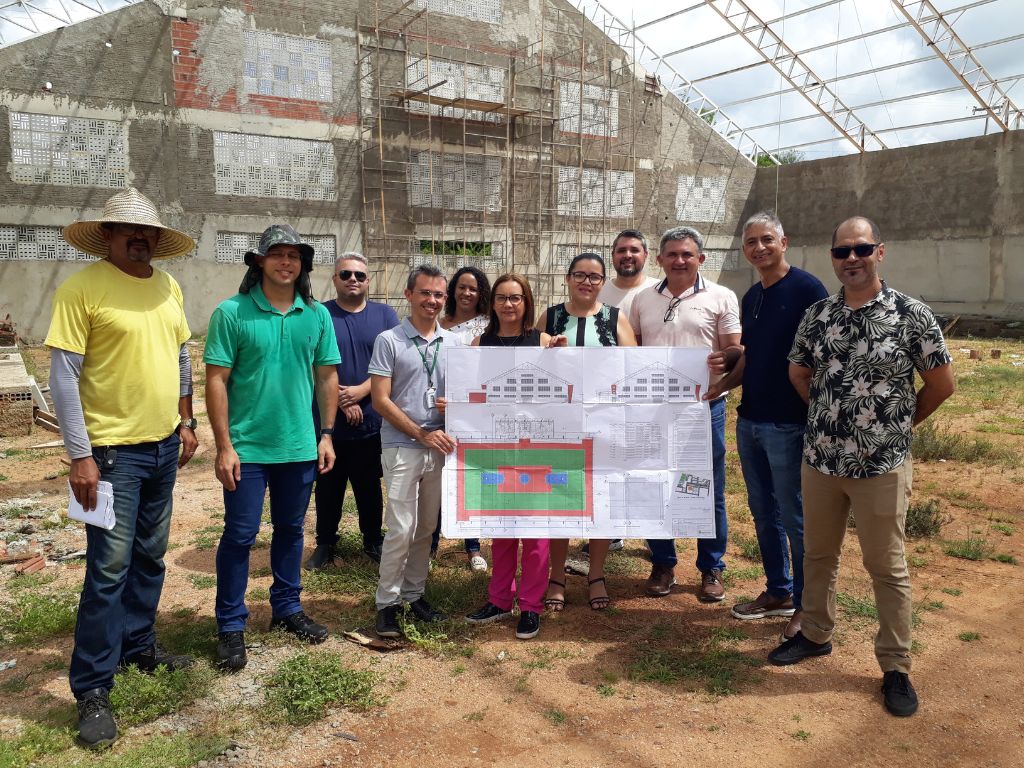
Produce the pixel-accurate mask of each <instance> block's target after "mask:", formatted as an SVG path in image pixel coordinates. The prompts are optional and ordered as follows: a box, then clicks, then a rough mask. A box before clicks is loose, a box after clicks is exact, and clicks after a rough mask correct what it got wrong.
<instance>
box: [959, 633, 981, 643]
mask: <svg viewBox="0 0 1024 768" xmlns="http://www.w3.org/2000/svg"><path fill="white" fill-rule="evenodd" d="M957 638H958V639H959V640H963V641H964V642H965V643H973V642H974V641H975V640H981V635H979V634H978V633H977V632H961V633H960V634H959V635H957Z"/></svg>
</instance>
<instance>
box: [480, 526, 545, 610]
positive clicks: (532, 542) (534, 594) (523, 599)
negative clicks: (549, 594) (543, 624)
mask: <svg viewBox="0 0 1024 768" xmlns="http://www.w3.org/2000/svg"><path fill="white" fill-rule="evenodd" d="M519 542H522V543H523V557H522V574H521V575H520V578H519V585H518V586H519V590H518V591H519V610H520V611H533V612H534V613H541V612H543V610H544V594H545V592H546V591H547V587H548V540H547V539H494V540H493V541H492V542H491V560H492V563H493V564H492V566H491V568H492V570H491V583H490V584H489V585H488V587H487V597H488V599H489V600H490V601H491V603H492V604H494V605H496V606H498V607H499V608H501V610H503V611H510V610H512V601H513V599H514V598H515V596H516V555H517V554H518V551H519Z"/></svg>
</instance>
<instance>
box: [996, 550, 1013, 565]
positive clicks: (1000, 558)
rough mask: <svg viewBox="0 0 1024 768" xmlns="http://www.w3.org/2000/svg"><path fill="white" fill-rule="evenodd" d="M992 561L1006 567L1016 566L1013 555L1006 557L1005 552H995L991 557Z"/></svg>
mask: <svg viewBox="0 0 1024 768" xmlns="http://www.w3.org/2000/svg"><path fill="white" fill-rule="evenodd" d="M992 559H993V560H995V561H996V562H997V563H1006V564H1007V565H1016V564H1017V558H1016V557H1014V556H1013V555H1008V554H1007V553H1005V552H997V553H996V554H994V555H992Z"/></svg>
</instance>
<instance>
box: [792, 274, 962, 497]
mask: <svg viewBox="0 0 1024 768" xmlns="http://www.w3.org/2000/svg"><path fill="white" fill-rule="evenodd" d="M789 361H790V362H791V363H794V364H796V365H800V366H803V367H804V368H810V369H812V370H813V374H812V376H811V387H810V395H811V396H810V407H809V409H808V412H807V431H806V432H805V435H804V459H805V460H806V461H807V463H808V464H809V465H810V466H812V467H813V468H814V469H816V470H818V471H819V472H822V473H824V474H826V475H837V476H840V477H852V478H864V477H875V476H877V475H884V474H885V473H886V472H891V471H892V470H893V469H895V468H896V467H898V466H899V465H900V464H902V463H903V461H904V460H905V459H906V457H907V453H908V452H909V450H910V439H911V426H912V425H913V421H914V411H915V410H916V408H917V391H916V389H915V383H914V371H915V370H917V371H927V370H931V369H932V368H938V367H939V366H943V365H947V364H948V363H950V362H952V358H951V357H950V355H949V351H948V350H947V349H946V343H945V341H944V340H943V338H942V331H941V330H939V325H938V323H937V322H936V320H935V315H933V314H932V311H931V310H930V309H929V308H928V306H927V305H925V304H923V303H921V302H920V301H917V300H916V299H913V298H911V297H910V296H906V295H904V294H902V293H899V292H898V291H894V290H892V289H891V288H889V287H888V286H887V285H886V284H885V283H882V290H881V291H880V292H879V293H878V295H877V296H875V298H873V299H872V300H871V301H869V302H868V303H867V304H865V305H864V306H862V307H860V308H858V309H850V308H849V307H848V306H846V299H845V294H844V292H843V291H842V290H840V291H839V293H837V294H835V295H833V296H829V297H828V298H826V299H822V300H821V301H819V302H817V303H816V304H812V305H811V306H810V307H809V308H808V309H807V312H806V313H805V314H804V316H803V319H802V320H801V321H800V327H799V328H798V329H797V333H796V338H795V339H794V340H793V348H792V349H791V350H790V353H789Z"/></svg>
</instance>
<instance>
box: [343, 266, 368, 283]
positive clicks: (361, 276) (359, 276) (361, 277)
mask: <svg viewBox="0 0 1024 768" xmlns="http://www.w3.org/2000/svg"><path fill="white" fill-rule="evenodd" d="M353 276H355V278H356V281H357V282H360V283H365V282H366V273H365V272H353V271H352V270H351V269H343V270H341V272H339V273H338V277H340V278H341V279H342V280H348V279H350V278H351V277H353Z"/></svg>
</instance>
